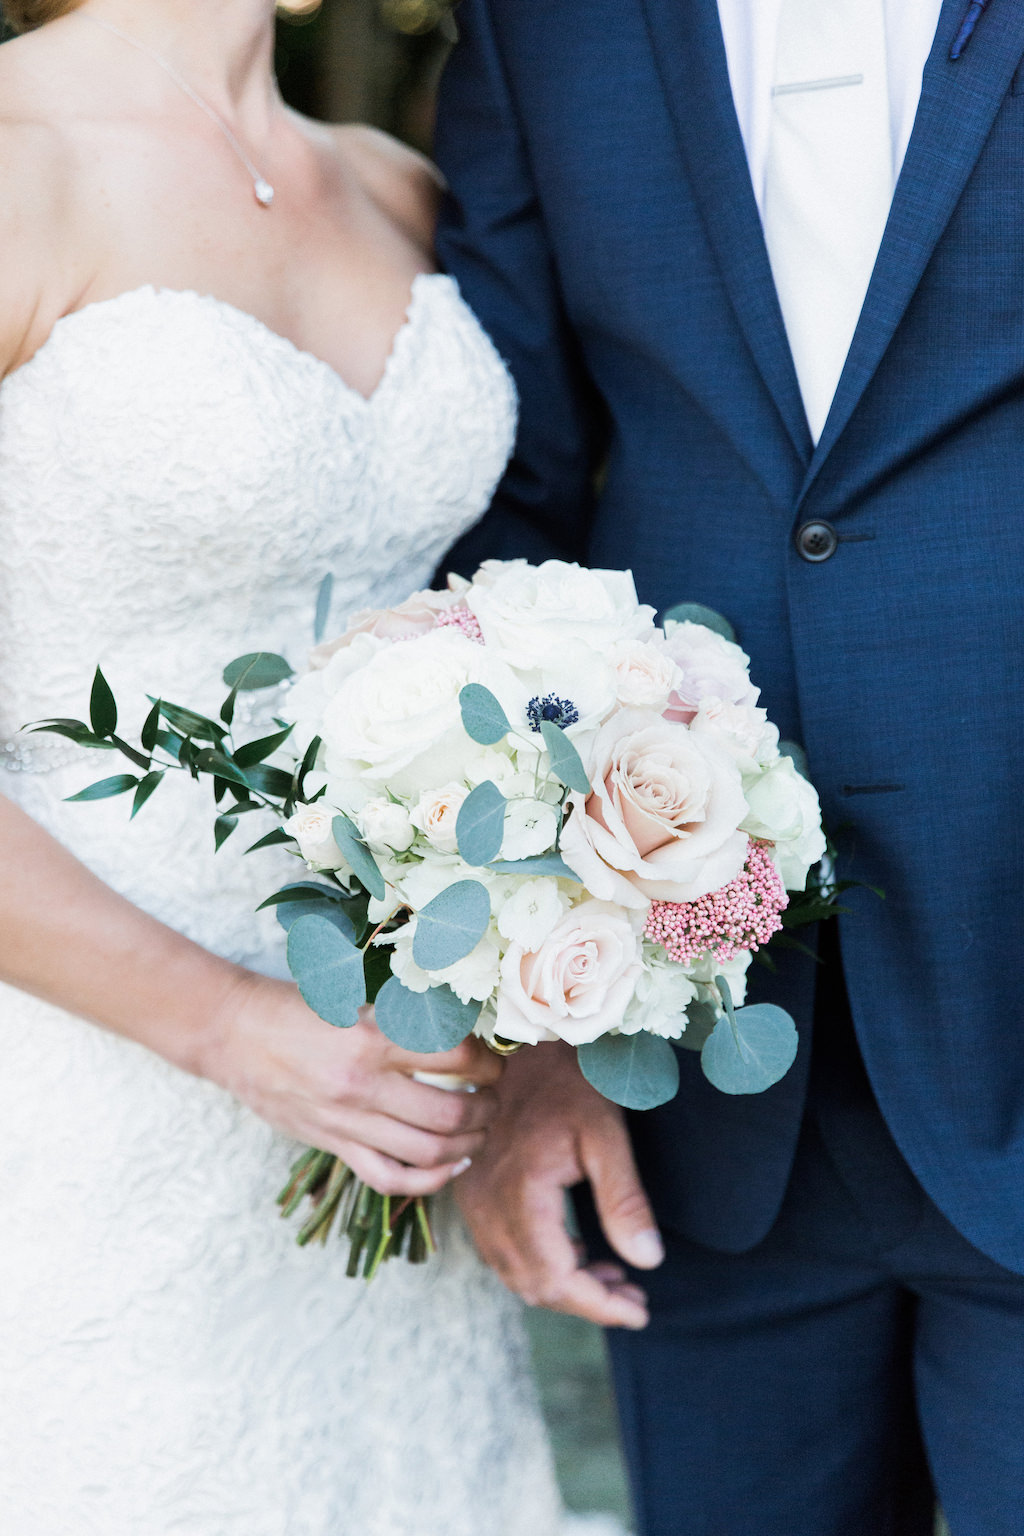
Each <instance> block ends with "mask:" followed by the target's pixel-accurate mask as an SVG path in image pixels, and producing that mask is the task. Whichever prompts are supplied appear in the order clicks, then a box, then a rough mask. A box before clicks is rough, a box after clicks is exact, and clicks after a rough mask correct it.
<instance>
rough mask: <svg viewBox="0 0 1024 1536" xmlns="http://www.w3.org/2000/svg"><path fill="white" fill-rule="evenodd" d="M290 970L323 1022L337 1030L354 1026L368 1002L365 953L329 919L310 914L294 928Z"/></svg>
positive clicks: (304, 995) (294, 924) (300, 989)
mask: <svg viewBox="0 0 1024 1536" xmlns="http://www.w3.org/2000/svg"><path fill="white" fill-rule="evenodd" d="M288 969H289V970H290V971H291V973H292V975H293V976H294V977H295V980H296V981H297V982H298V984H299V991H300V992H301V993H302V997H303V999H304V1001H305V1002H306V1003H307V1004H308V1005H309V1007H310V1008H312V1010H313V1012H314V1013H316V1014H319V1016H320V1018H322V1019H324V1020H325V1021H326V1022H327V1023H328V1024H334V1025H335V1026H336V1027H337V1028H338V1029H349V1028H350V1027H351V1026H352V1025H353V1024H355V1022H356V1020H357V1019H358V1017H359V1009H360V1008H361V1007H362V1006H363V1004H364V1003H365V1002H366V982H365V979H364V977H363V956H362V951H361V950H358V949H357V948H356V946H355V945H354V944H353V943H352V941H351V939H349V938H346V936H345V934H343V933H342V932H341V930H340V928H338V927H337V925H336V924H335V923H333V922H332V921H331V919H330V918H329V917H322V916H320V915H319V914H318V913H317V914H312V913H310V914H307V915H305V916H303V917H300V918H297V919H296V921H295V922H294V923H293V924H292V926H291V928H290V929H289V931H288Z"/></svg>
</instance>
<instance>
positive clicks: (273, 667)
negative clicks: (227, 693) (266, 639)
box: [224, 651, 292, 693]
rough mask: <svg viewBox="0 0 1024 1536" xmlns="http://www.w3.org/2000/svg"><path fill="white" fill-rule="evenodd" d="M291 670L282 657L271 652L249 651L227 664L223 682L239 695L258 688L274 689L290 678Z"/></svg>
mask: <svg viewBox="0 0 1024 1536" xmlns="http://www.w3.org/2000/svg"><path fill="white" fill-rule="evenodd" d="M291 675H292V668H291V667H290V666H289V664H288V662H287V661H285V659H284V657H283V656H276V655H275V654H274V652H273V651H250V652H249V653H248V654H247V655H245V656H239V657H237V658H236V659H235V660H234V661H230V662H228V664H227V666H226V667H225V668H224V682H225V684H226V685H227V687H228V688H234V689H236V690H237V691H238V692H239V693H252V692H254V691H255V690H256V689H258V688H276V687H277V685H278V683H283V682H284V681H285V680H286V679H287V678H289V677H291Z"/></svg>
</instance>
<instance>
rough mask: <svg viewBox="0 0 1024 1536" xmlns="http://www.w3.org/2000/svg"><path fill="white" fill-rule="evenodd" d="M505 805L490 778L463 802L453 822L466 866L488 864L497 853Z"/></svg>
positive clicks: (503, 828)
mask: <svg viewBox="0 0 1024 1536" xmlns="http://www.w3.org/2000/svg"><path fill="white" fill-rule="evenodd" d="M505 804H506V801H505V796H504V795H503V794H502V792H501V790H500V789H499V788H498V786H497V784H492V783H491V781H490V779H485V780H484V782H483V783H482V784H478V785H477V786H476V788H475V789H474V790H472V791H471V792H470V793H469V794H468V795H467V796H466V798H465V800H463V802H462V805H461V806H460V807H459V814H458V818H457V820H456V822H455V838H456V841H457V842H458V845H459V853H460V854H461V855H462V857H463V858H464V859H465V861H466V863H467V864H489V863H490V861H491V860H492V859H494V858H497V856H498V854H499V853H500V852H501V839H502V837H503V836H504V832H505Z"/></svg>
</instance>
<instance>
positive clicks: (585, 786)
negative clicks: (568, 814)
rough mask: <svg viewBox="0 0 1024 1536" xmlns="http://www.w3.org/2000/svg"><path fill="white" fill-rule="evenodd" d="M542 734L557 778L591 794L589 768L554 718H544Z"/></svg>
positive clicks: (580, 792)
mask: <svg viewBox="0 0 1024 1536" xmlns="http://www.w3.org/2000/svg"><path fill="white" fill-rule="evenodd" d="M540 734H541V735H542V736H543V738H544V745H545V746H546V747H547V749H548V761H549V762H550V763H551V772H552V773H553V774H554V775H555V778H556V779H558V780H559V782H560V783H562V784H564V785H565V786H566V788H567V789H575V790H576V791H577V792H578V793H579V794H581V795H587V794H589V793H590V789H591V784H590V780H589V779H588V777H587V770H586V769H585V768H584V766H583V762H582V760H581V758H580V755H579V753H578V752H577V751H576V748H575V747H574V746H573V744H572V742H571V741H570V740H569V738H568V736H567V735H566V734H565V732H564V731H563V730H562V729H561V728H560V727H559V726H557V725H555V723H554V721H553V720H542V721H541V722H540Z"/></svg>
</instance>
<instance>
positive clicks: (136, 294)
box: [0, 272, 459, 410]
mask: <svg viewBox="0 0 1024 1536" xmlns="http://www.w3.org/2000/svg"><path fill="white" fill-rule="evenodd" d="M435 285H436V286H438V287H442V286H444V287H447V288H449V289H451V290H452V291H453V292H454V293H455V294H456V295H457V294H458V291H459V289H458V284H457V283H456V281H455V279H454V278H453V277H449V276H448V274H447V273H445V272H418V273H417V274H416V276H415V277H414V278H413V280H412V286H411V288H410V291H409V302H408V304H407V305H406V307H405V318H404V319H403V321H402V323H401V325H400V326H399V327H398V329H397V331H396V332H395V334H394V336H393V337H392V339H391V346H390V347H389V349H388V354H387V357H386V358H385V360H384V368H383V371H382V373H381V376H380V378H379V379H378V380H377V383H376V384H375V385H374V387H373V389H372V390H371V391H370V393H369V394H368V395H367V394H364V393H363V391H362V390H361V389H357V388H356V386H355V385H354V384H351V383H349V381H348V380H347V379H346V378H345V377H344V375H343V374H341V373H339V372H338V370H337V368H335V367H334V365H333V364H332V363H329V362H327V360H326V359H325V358H322V357H320V356H318V354H317V353H315V352H310V351H308V350H307V349H306V348H304V347H300V346H299V345H298V343H297V342H294V341H292V340H291V338H290V337H289V336H285V335H284V334H283V333H282V332H281V331H275V330H274V328H273V326H271V325H268V324H267V323H266V321H265V320H261V319H260V318H259V316H258V315H254V314H253V313H252V312H251V311H250V310H247V309H242V308H240V307H239V305H237V304H232V303H231V302H230V301H229V300H227V299H221V298H218V297H217V295H216V294H212V293H202V292H200V290H199V289H198V288H164V287H160V286H158V285H156V284H154V283H140V284H139V285H138V286H137V287H135V288H127V289H125V291H124V292H123V293H118V294H114V295H113V296H112V297H111V298H109V299H93V300H91V301H90V302H89V303H88V304H83V305H82V306H81V307H80V308H79V309H73V310H70V311H69V312H68V313H67V314H66V315H61V316H60V317H59V318H58V319H57V320H56V321H55V322H54V324H53V326H52V328H51V330H50V334H49V335H48V336H47V338H46V340H45V341H43V342H42V344H41V345H40V346H38V347H37V348H36V350H35V352H33V354H32V356H31V357H30V358H29V359H28V361H27V362H25V363H22V364H21V366H20V367H19V368H15V369H14V371H13V373H9V374H8V375H7V376H6V378H4V379H2V380H0V394H3V393H4V392H6V391H7V390H8V389H11V388H13V387H14V386H15V384H16V383H17V381H19V380H23V379H24V376H25V375H28V376H29V377H31V375H32V373H33V372H34V371H35V369H36V365H37V364H38V365H39V366H40V367H41V366H43V365H44V364H45V363H46V361H47V359H48V356H49V354H50V353H51V352H52V351H54V350H55V349H56V348H57V347H58V346H59V345H60V343H61V341H62V339H63V337H64V336H65V334H66V333H67V332H69V331H73V330H74V329H75V328H76V327H77V324H78V323H80V322H83V321H94V320H95V319H96V318H98V317H99V316H100V315H110V314H115V313H116V312H117V311H118V310H119V309H122V308H129V307H130V306H131V305H132V304H138V303H140V302H146V301H152V302H154V303H156V302H160V303H163V302H170V303H172V304H173V303H188V304H193V303H198V304H201V305H203V306H204V307H206V308H208V309H209V310H210V311H211V312H213V313H216V312H219V313H220V314H222V315H225V316H228V317H230V319H231V321H232V323H233V324H234V325H235V326H237V327H241V328H243V329H247V330H248V332H249V334H250V335H251V336H252V338H253V341H254V343H255V342H260V343H262V344H264V345H270V346H271V347H273V348H275V349H276V350H277V351H278V353H279V355H282V356H288V357H291V358H293V359H295V360H296V361H298V362H301V363H303V364H305V365H306V366H308V367H310V368H313V369H315V370H316V371H318V372H319V373H320V374H321V375H322V376H323V377H325V378H328V379H330V380H331V381H333V383H334V384H335V385H336V386H337V387H338V389H339V390H340V392H341V393H342V394H343V395H345V396H346V397H348V398H349V399H350V400H351V401H352V402H353V403H354V404H355V405H357V406H362V407H363V408H364V409H366V410H372V408H373V406H374V404H375V403H376V401H377V399H378V397H379V396H380V395H381V394H382V393H383V392H384V390H385V387H386V385H387V383H388V381H389V379H390V377H391V375H392V373H393V372H394V370H395V369H396V367H397V366H398V362H399V359H400V358H401V355H402V353H403V352H404V351H405V349H406V347H407V345H409V342H410V338H411V336H412V335H413V333H414V332H415V330H416V327H417V325H418V319H419V315H420V313H421V311H422V305H423V295H424V293H425V292H426V291H427V290H428V289H429V288H431V287H433V286H435Z"/></svg>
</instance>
